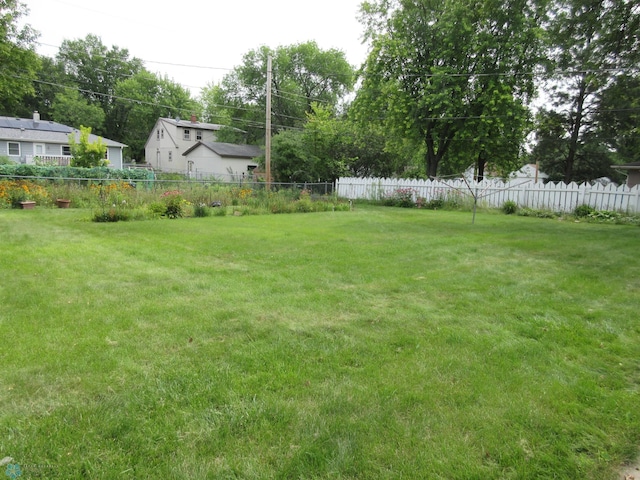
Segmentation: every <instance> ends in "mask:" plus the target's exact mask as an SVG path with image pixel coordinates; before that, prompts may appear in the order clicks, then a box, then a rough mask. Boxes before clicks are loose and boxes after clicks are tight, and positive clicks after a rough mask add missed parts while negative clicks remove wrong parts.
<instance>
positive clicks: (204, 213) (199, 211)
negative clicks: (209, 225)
mask: <svg viewBox="0 0 640 480" xmlns="http://www.w3.org/2000/svg"><path fill="white" fill-rule="evenodd" d="M209 213H210V212H209V207H208V206H207V205H206V204H204V203H197V204H195V205H194V206H193V216H194V217H208V216H209Z"/></svg>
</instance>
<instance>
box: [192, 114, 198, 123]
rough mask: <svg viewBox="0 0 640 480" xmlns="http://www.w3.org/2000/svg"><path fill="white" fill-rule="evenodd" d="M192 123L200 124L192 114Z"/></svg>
mask: <svg viewBox="0 0 640 480" xmlns="http://www.w3.org/2000/svg"><path fill="white" fill-rule="evenodd" d="M191 123H198V118H197V117H196V116H195V115H193V114H191Z"/></svg>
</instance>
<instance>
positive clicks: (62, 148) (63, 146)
mask: <svg viewBox="0 0 640 480" xmlns="http://www.w3.org/2000/svg"><path fill="white" fill-rule="evenodd" d="M65 147H66V148H68V149H69V155H65V153H64V149H65ZM60 155H62V156H63V157H70V156H71V146H70V145H60Z"/></svg>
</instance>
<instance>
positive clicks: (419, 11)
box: [355, 0, 541, 177]
mask: <svg viewBox="0 0 640 480" xmlns="http://www.w3.org/2000/svg"><path fill="white" fill-rule="evenodd" d="M384 7H386V8H387V9H386V10H384ZM533 7H534V5H533V2H530V1H527V0H514V1H511V2H506V3H504V2H500V3H498V2H495V1H493V0H447V1H444V2H435V1H426V0H403V1H398V2H393V4H390V3H386V2H379V3H378V4H377V8H373V7H372V6H371V5H369V6H367V8H366V9H365V10H364V13H365V16H366V15H369V16H370V18H368V19H365V21H368V24H369V25H370V26H375V27H376V28H377V29H379V30H378V32H377V33H378V34H377V35H372V38H373V48H372V51H371V54H370V56H369V58H368V59H367V63H366V65H365V67H364V72H363V77H364V79H363V84H362V88H361V90H360V91H359V92H358V98H357V99H356V103H355V104H356V109H357V110H358V111H359V112H358V116H359V117H360V118H370V117H372V116H376V117H378V116H379V117H382V118H384V121H385V123H386V125H387V127H388V128H389V129H391V130H393V131H396V132H398V134H400V135H404V136H407V137H409V138H413V139H414V141H416V142H417V141H420V142H423V143H424V145H425V146H426V152H425V164H426V165H425V166H426V173H427V175H428V176H430V177H433V176H436V175H437V174H438V168H439V166H440V163H441V162H445V163H449V164H451V163H452V162H453V158H454V157H457V156H461V155H462V156H465V157H472V158H473V157H475V156H476V155H478V154H482V151H483V150H484V149H485V148H487V147H486V146H487V145H488V144H489V143H491V142H493V144H494V146H495V145H496V140H497V139H499V138H502V137H504V136H505V135H506V136H508V137H510V140H509V142H508V143H510V144H511V143H513V142H516V143H517V145H518V146H519V144H520V142H521V141H522V138H524V135H525V125H526V118H527V111H526V109H525V108H523V106H524V102H526V101H527V100H528V97H529V95H530V93H531V92H532V91H533V80H532V77H531V76H530V75H524V74H523V73H529V72H530V71H531V70H533V68H534V66H535V64H536V62H537V60H538V58H539V56H540V48H541V45H540V42H539V39H538V36H537V33H536V31H535V29H536V28H537V26H538V24H537V21H536V18H535V14H534V8H533ZM371 16H374V17H375V18H371ZM380 17H384V18H385V21H384V22H383V21H381V20H380ZM371 28H373V27H371ZM523 46H526V48H525V47H523ZM383 92H384V95H381V93H383ZM507 117H508V118H511V119H515V118H516V117H517V118H518V120H517V121H513V122H511V123H510V125H509V128H508V129H507V128H506V127H507V125H506V123H504V122H500V121H498V119H499V118H507ZM467 132H474V134H475V136H471V135H469V134H468V133H467ZM478 132H483V133H482V135H478ZM462 137H466V138H467V140H465V143H458V144H457V145H456V146H455V148H456V150H457V152H456V155H455V156H452V155H450V149H451V148H453V146H454V145H455V144H456V139H457V138H462ZM469 138H477V140H478V141H477V142H470V141H468V139H469ZM418 139H419V140H418ZM518 150H519V149H518V148H510V149H508V153H507V154H506V155H504V159H505V161H509V162H511V163H514V162H515V160H516V159H517V158H518ZM467 161H468V160H467ZM453 163H454V162H453ZM449 167H450V168H449V170H452V168H451V167H452V165H449ZM459 167H461V165H460V166H459V165H456V166H455V168H456V169H457V168H459Z"/></svg>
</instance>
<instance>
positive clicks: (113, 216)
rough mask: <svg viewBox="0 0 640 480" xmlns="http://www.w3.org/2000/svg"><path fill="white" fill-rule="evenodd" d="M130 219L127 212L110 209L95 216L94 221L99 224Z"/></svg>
mask: <svg viewBox="0 0 640 480" xmlns="http://www.w3.org/2000/svg"><path fill="white" fill-rule="evenodd" d="M129 219H130V215H129V213H128V212H127V211H124V210H120V209H117V208H110V209H109V210H104V211H102V212H96V213H94V214H93V221H94V222H98V223H107V222H119V221H127V220H129Z"/></svg>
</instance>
